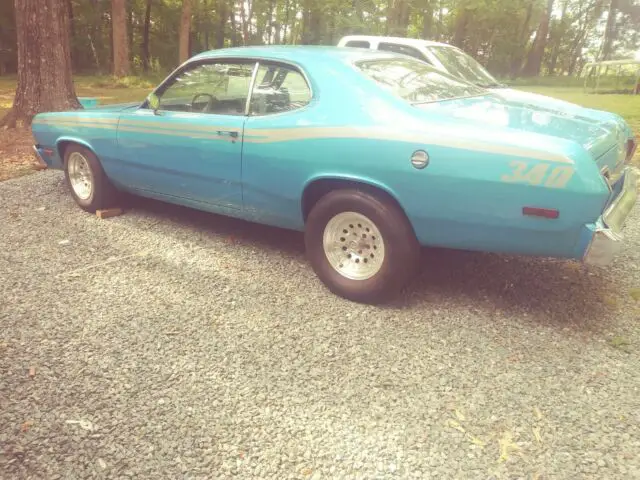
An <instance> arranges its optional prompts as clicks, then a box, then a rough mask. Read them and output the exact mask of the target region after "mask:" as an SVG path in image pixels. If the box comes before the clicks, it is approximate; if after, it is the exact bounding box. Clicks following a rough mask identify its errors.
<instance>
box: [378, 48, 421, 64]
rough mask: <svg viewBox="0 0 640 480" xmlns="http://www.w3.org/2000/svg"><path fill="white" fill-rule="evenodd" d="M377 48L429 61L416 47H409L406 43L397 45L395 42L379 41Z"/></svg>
mask: <svg viewBox="0 0 640 480" xmlns="http://www.w3.org/2000/svg"><path fill="white" fill-rule="evenodd" d="M378 50H386V51H388V52H395V53H401V54H403V55H409V56H411V57H413V58H417V59H418V60H422V61H423V62H426V63H429V64H430V63H431V62H429V60H427V58H426V57H425V56H424V55H423V54H422V52H420V50H418V49H417V48H413V47H410V46H408V45H398V44H396V43H380V45H379V46H378Z"/></svg>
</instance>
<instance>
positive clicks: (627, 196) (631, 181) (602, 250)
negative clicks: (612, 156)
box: [582, 167, 640, 266]
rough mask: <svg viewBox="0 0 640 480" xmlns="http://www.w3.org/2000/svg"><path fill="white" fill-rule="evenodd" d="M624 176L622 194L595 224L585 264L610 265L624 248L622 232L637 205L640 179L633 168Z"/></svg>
mask: <svg viewBox="0 0 640 480" xmlns="http://www.w3.org/2000/svg"><path fill="white" fill-rule="evenodd" d="M623 174H624V184H623V185H622V189H621V190H620V193H619V194H618V196H617V197H616V198H615V199H614V200H613V201H612V202H611V205H609V207H607V209H606V210H605V211H604V213H603V214H602V216H601V217H600V218H599V219H598V221H597V222H596V224H595V229H594V233H593V236H592V237H591V241H590V242H589V245H588V247H587V249H586V251H585V254H584V256H583V258H582V261H583V262H584V263H587V264H591V265H599V266H605V265H608V264H609V263H611V261H612V260H613V258H614V257H615V255H616V254H617V253H618V251H619V250H620V248H621V246H622V241H623V236H622V233H621V232H622V229H623V227H624V224H625V221H626V220H627V218H628V217H629V214H630V213H631V211H632V210H633V208H634V207H635V205H636V202H637V199H638V187H637V183H638V179H639V178H640V176H639V175H638V173H637V172H636V170H635V169H634V168H632V167H627V168H625V169H624V172H623ZM616 216H617V218H616ZM611 217H613V218H611Z"/></svg>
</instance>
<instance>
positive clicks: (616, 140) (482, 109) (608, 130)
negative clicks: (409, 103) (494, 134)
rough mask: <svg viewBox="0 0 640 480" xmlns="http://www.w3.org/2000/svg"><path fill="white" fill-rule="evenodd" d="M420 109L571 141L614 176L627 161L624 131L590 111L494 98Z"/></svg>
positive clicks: (465, 120) (432, 105) (428, 106)
mask: <svg viewBox="0 0 640 480" xmlns="http://www.w3.org/2000/svg"><path fill="white" fill-rule="evenodd" d="M416 107H418V108H420V109H421V110H424V111H427V112H431V113H441V114H442V115H444V116H447V117H449V118H455V119H456V121H460V122H463V123H466V124H469V125H482V126H487V125H490V126H491V125H493V126H496V127H503V128H506V129H512V130H516V131H518V132H530V133H536V134H542V135H547V136H552V137H556V138H560V139H565V140H571V141H574V142H576V143H578V144H579V145H581V146H582V147H583V148H585V149H586V150H587V151H588V152H589V153H590V155H591V157H592V158H593V159H594V161H596V162H597V164H598V166H599V168H601V169H602V168H604V167H605V166H606V167H607V168H608V169H609V170H610V171H612V172H613V171H614V170H615V169H616V167H617V166H618V164H619V162H620V161H621V160H624V157H625V150H626V141H627V138H626V133H625V132H624V129H623V128H622V127H621V126H620V124H619V123H618V122H616V121H614V119H609V118H606V119H605V118H601V117H600V118H598V117H596V116H594V115H590V114H589V110H588V109H584V112H582V111H581V110H580V109H575V110H573V111H571V112H568V111H567V110H564V109H559V108H553V107H551V106H542V105H532V104H531V103H527V102H520V101H516V100H506V99H505V98H503V97H499V96H497V95H492V94H490V95H484V96H479V97H469V98H460V99H454V100H445V101H441V102H433V103H425V104H416Z"/></svg>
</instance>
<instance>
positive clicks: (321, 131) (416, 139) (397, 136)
mask: <svg viewBox="0 0 640 480" xmlns="http://www.w3.org/2000/svg"><path fill="white" fill-rule="evenodd" d="M247 137H254V138H252V139H251V140H249V139H248V138H247ZM325 138H359V139H372V140H389V141H394V140H395V141H402V142H408V143H417V144H424V145H432V146H433V145H437V146H441V147H452V148H460V149H462V150H472V151H478V152H485V153H496V154H501V155H509V156H517V157H526V158H531V159H536V160H544V161H547V162H552V163H563V164H573V163H574V162H573V160H571V159H570V158H567V157H564V156H562V155H556V154H553V153H549V152H545V151H541V150H537V149H530V148H522V147H515V146H510V145H495V144H493V143H489V142H487V141H482V140H479V139H469V138H464V139H460V138H459V137H456V136H453V135H451V134H449V133H446V132H435V134H434V132H430V133H424V132H415V131H414V132H411V131H409V132H407V131H399V130H394V129H390V128H384V127H372V128H353V127H297V128H283V129H270V130H267V129H264V130H260V129H247V130H245V139H246V140H245V141H251V142H252V143H271V142H285V141H293V140H309V139H325Z"/></svg>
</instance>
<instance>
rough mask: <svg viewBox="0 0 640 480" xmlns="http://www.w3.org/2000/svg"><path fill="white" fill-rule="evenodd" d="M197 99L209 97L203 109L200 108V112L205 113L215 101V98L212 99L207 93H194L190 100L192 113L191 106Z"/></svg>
mask: <svg viewBox="0 0 640 480" xmlns="http://www.w3.org/2000/svg"><path fill="white" fill-rule="evenodd" d="M199 97H209V100H208V101H207V103H206V104H205V105H204V107H202V110H200V111H201V112H206V111H207V110H208V109H209V108H210V107H211V106H212V105H213V102H215V101H217V98H216V97H214V96H213V95H210V94H208V93H196V94H195V95H194V96H193V98H192V99H191V111H192V112H193V105H194V104H195V103H196V99H197V98H199Z"/></svg>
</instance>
